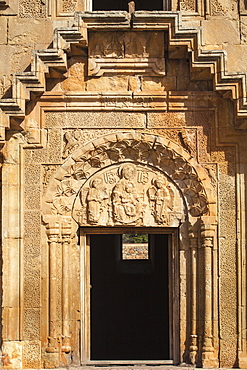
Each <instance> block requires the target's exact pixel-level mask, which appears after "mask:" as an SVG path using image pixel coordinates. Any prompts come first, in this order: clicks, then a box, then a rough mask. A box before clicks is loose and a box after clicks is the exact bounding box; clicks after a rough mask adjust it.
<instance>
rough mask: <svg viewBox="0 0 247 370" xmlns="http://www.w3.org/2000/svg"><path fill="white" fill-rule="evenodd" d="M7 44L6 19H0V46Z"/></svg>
mask: <svg viewBox="0 0 247 370" xmlns="http://www.w3.org/2000/svg"><path fill="white" fill-rule="evenodd" d="M1 44H7V18H4V17H0V45H1Z"/></svg>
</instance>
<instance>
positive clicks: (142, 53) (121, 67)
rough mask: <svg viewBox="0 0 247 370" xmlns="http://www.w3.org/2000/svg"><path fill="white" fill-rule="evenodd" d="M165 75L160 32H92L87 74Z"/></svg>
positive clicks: (162, 36)
mask: <svg viewBox="0 0 247 370" xmlns="http://www.w3.org/2000/svg"><path fill="white" fill-rule="evenodd" d="M108 72H110V73H111V74H112V73H124V74H129V73H131V74H135V73H138V74H141V75H145V74H149V75H151V76H156V75H165V58H164V34H163V32H150V31H149V32H145V34H144V33H143V32H93V33H91V34H90V36H89V64H88V74H89V75H91V76H101V75H103V74H104V73H108Z"/></svg>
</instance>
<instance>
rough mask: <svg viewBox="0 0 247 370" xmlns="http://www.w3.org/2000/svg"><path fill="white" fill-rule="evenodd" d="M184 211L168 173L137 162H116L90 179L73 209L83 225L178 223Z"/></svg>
mask: <svg viewBox="0 0 247 370" xmlns="http://www.w3.org/2000/svg"><path fill="white" fill-rule="evenodd" d="M175 195H176V199H175V201H174V196H175ZM183 213H184V212H183V204H182V200H181V197H180V195H179V192H178V190H177V189H176V188H175V186H174V185H173V184H172V183H171V182H170V181H169V180H168V179H167V178H166V177H165V176H164V175H162V174H160V173H156V172H155V171H153V170H147V169H146V168H144V167H143V166H141V165H136V164H134V163H125V164H122V165H114V166H112V168H110V169H107V170H102V171H100V174H99V173H98V174H97V175H95V176H93V178H92V179H91V180H90V181H86V182H85V184H84V185H83V186H82V188H81V189H80V191H79V192H78V194H77V198H76V201H75V204H74V209H73V217H74V218H75V220H76V221H77V222H78V223H79V224H80V225H91V226H96V225H98V226H111V225H135V226H141V225H148V226H151V225H156V226H158V225H163V226H164V225H165V226H177V225H178V224H179V222H180V221H181V219H182V217H183Z"/></svg>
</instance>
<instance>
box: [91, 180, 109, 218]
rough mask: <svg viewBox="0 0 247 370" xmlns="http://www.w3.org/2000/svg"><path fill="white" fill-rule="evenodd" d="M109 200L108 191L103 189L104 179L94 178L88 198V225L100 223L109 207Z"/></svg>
mask: <svg viewBox="0 0 247 370" xmlns="http://www.w3.org/2000/svg"><path fill="white" fill-rule="evenodd" d="M108 198H109V195H108V193H107V191H106V189H104V188H103V180H102V178H101V177H96V178H94V179H93V180H92V182H91V184H90V189H89V190H88V193H87V198H86V200H87V218H88V223H90V224H92V225H96V224H98V223H99V221H100V217H101V214H102V212H103V210H104V209H105V207H106V206H107V200H108Z"/></svg>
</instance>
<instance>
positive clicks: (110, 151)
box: [45, 131, 216, 217]
mask: <svg viewBox="0 0 247 370" xmlns="http://www.w3.org/2000/svg"><path fill="white" fill-rule="evenodd" d="M126 162H127V163H132V164H134V165H137V164H139V165H142V166H147V168H154V169H156V171H158V172H160V173H163V174H164V175H165V176H166V177H167V178H168V179H169V181H171V182H172V183H174V184H175V185H176V187H177V188H178V189H179V191H180V192H181V193H182V195H183V198H184V199H185V202H186V205H187V209H188V213H189V217H200V216H205V215H208V216H209V215H210V216H212V215H215V214H216V213H215V204H216V202H215V199H214V196H213V192H212V189H211V184H210V180H209V178H208V175H207V173H206V171H205V170H204V169H203V168H202V167H201V166H200V165H199V164H198V163H197V162H196V161H195V160H194V159H193V158H192V157H191V156H190V154H188V153H187V152H185V151H184V150H183V149H182V148H181V147H179V146H178V145H177V144H175V143H173V142H172V141H169V140H168V139H165V138H162V137H159V136H155V135H149V134H142V133H137V132H134V131H133V132H126V133H121V134H111V135H106V136H103V137H101V138H99V139H97V140H95V141H94V142H93V143H89V144H87V145H86V146H83V147H81V148H79V149H77V150H76V151H75V152H74V153H73V154H72V155H71V156H70V157H69V158H68V159H67V160H66V161H65V162H64V164H63V165H62V166H61V167H60V168H59V170H58V171H57V172H56V174H55V175H54V178H53V180H52V182H51V183H50V184H49V186H48V189H47V194H46V209H47V211H46V212H45V213H49V214H54V215H56V214H57V215H65V216H69V215H70V214H71V212H72V208H73V204H74V202H75V198H76V196H77V194H78V192H79V191H80V189H81V187H82V186H83V185H84V183H85V182H87V181H88V179H90V178H92V176H94V175H95V174H98V173H99V172H100V170H101V169H103V168H108V167H109V168H111V166H113V165H118V166H120V165H121V164H123V163H126Z"/></svg>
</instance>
